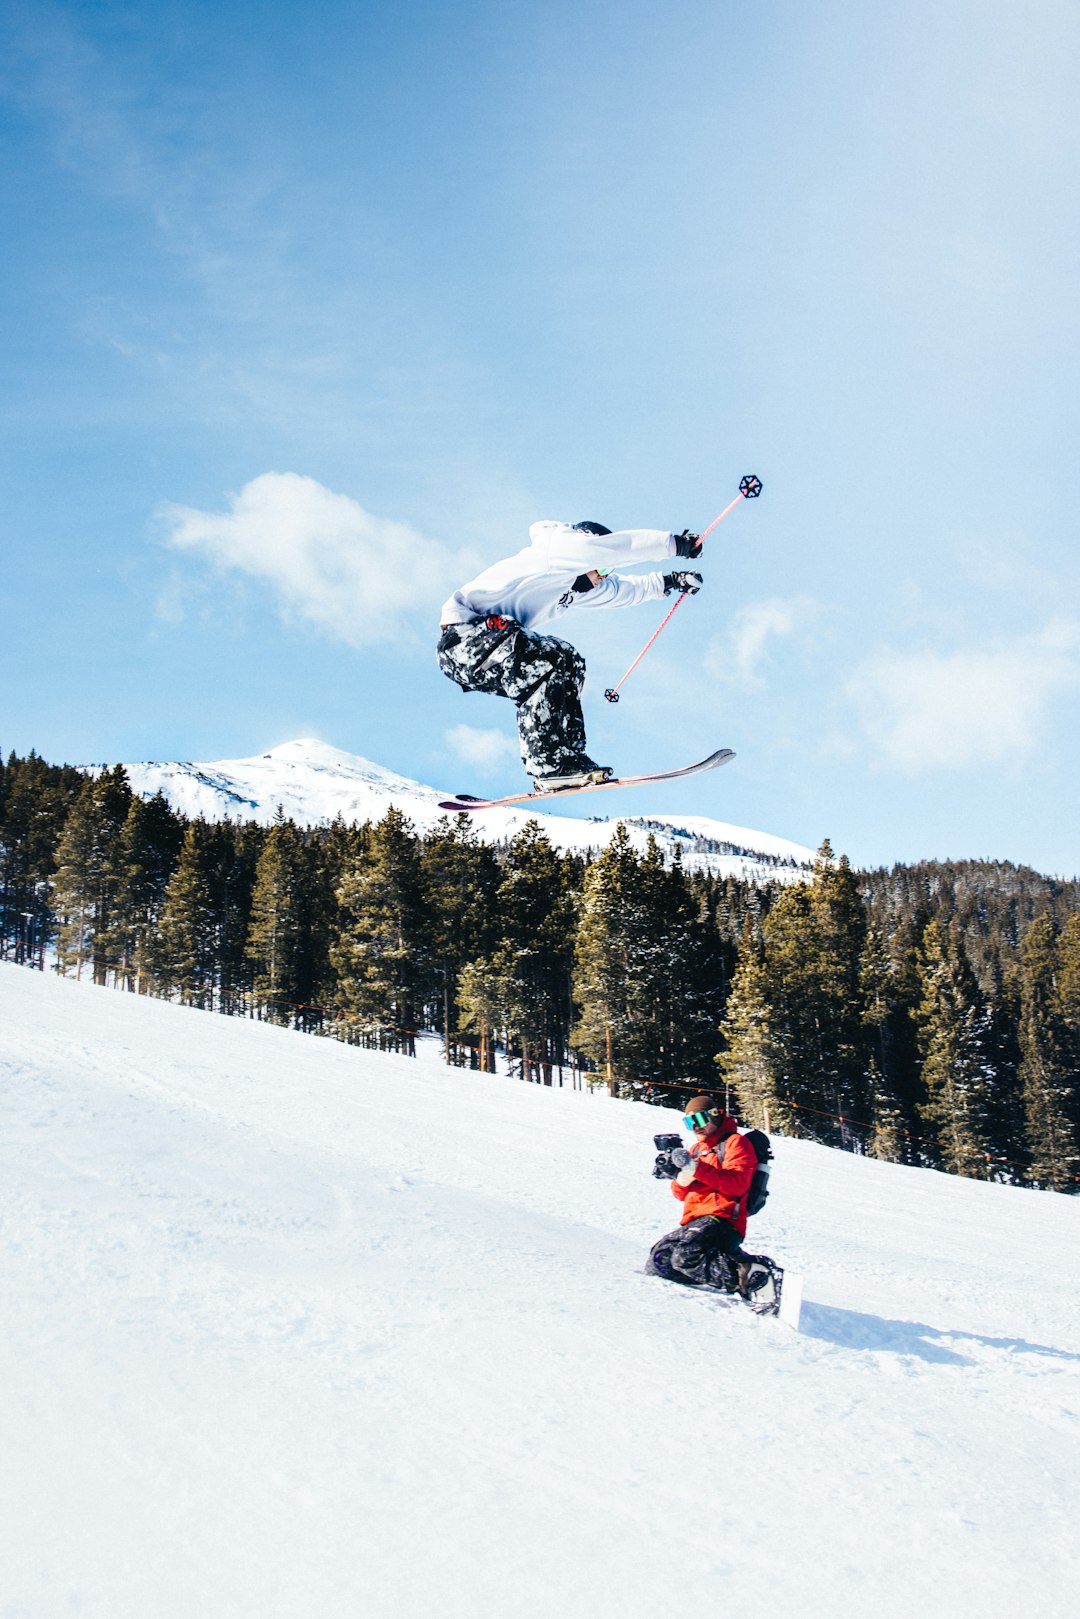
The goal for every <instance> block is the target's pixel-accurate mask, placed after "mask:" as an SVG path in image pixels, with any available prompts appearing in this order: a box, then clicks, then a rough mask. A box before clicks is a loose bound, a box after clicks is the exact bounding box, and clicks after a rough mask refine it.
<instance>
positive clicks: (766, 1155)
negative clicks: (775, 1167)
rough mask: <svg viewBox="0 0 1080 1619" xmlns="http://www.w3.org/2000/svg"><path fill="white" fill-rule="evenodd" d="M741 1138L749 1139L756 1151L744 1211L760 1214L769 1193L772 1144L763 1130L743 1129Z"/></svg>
mask: <svg viewBox="0 0 1080 1619" xmlns="http://www.w3.org/2000/svg"><path fill="white" fill-rule="evenodd" d="M743 1138H744V1140H746V1141H749V1143H750V1145H751V1146H752V1147H753V1149H754V1151H755V1152H756V1153H757V1168H756V1169H755V1170H754V1178H753V1180H752V1181H751V1182H750V1190H749V1191H748V1192H747V1194H746V1212H747V1214H760V1213H761V1211H762V1209H763V1208H764V1207H765V1199H766V1198H767V1197H768V1195H769V1160H770V1159H771V1157H772V1155H773V1150H772V1144H771V1142H770V1141H769V1138H768V1136H767V1135H766V1134H765V1132H764V1130H744V1131H743Z"/></svg>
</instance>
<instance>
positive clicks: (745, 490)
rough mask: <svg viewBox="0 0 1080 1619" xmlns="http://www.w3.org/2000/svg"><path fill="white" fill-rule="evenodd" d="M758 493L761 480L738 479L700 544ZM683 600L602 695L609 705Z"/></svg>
mask: <svg viewBox="0 0 1080 1619" xmlns="http://www.w3.org/2000/svg"><path fill="white" fill-rule="evenodd" d="M760 493H761V479H760V478H756V477H755V476H754V474H753V473H752V472H748V473H747V474H746V477H745V478H740V479H739V493H738V494H737V495H736V496H735V499H734V500H733V501H730V502H729V503H728V505H726V506H725V507H724V509H723V511H722V512H721V513H720V516H719V517H714V518H713V520H712V522H711V523H710V524H709V526H708V528H707V529H706V530H705V531H704V533H703V534H699V535H698V538H699V539H700V540H701V541H702V543H704V541H705V540H707V539H708V537H709V535H710V534H711V533H712V531H713V529H714V528H716V526H717V524H718V523H722V522H723V521H724V518H725V517H726V516H727V514H728V512H733V511H734V510H735V508H736V506H737V505H738V504H739V502H740V500H756V499H757V497H758V495H760ZM685 599H686V592H685V591H680V592H679V594H678V596H677V597H676V598H675V601H674V603H673V604H672V606H671V607H670V608H669V610H668V612H667V614H666V616H665V617H664V618H663V619H662V620H661V622H660V623H659V624H658V625H657V626H656V629H655V630H654V631H653V633H652V634H651V635H650V636H649V639H648V640H647V641H646V642H645V645H644V646H643V647H642V649H641V651H640V652H639V653H638V655H637V657H636V658H635V659H634V661H633V663H632V664H631V665H630V667H629V669H628V670H627V671H626V673H625V674H624V675H623V677H622V679H621V680H620V681H618V682H617V684H616V685H614V686H609V687H608V689H607V691H606V692H605V693H604V697H605V698H606V699H607V701H608V702H609V703H617V702H618V701H619V688H620V687H621V686H625V685H626V682H627V681H628V680H629V679H630V676H631V675H632V674H633V672H634V670H635V669H636V668H637V666H638V664H639V663H640V662H641V660H642V658H643V657H644V656H645V654H646V652H648V650H649V648H650V647H651V646H652V644H653V642H654V641H655V640H656V639H657V638H658V637H659V635H660V632H661V630H663V629H664V627H665V625H667V624H669V623H670V622H671V620H672V619H673V618H674V617H675V614H676V613H677V612H678V610H679V608H680V607H681V606H682V604H683V602H684V601H685Z"/></svg>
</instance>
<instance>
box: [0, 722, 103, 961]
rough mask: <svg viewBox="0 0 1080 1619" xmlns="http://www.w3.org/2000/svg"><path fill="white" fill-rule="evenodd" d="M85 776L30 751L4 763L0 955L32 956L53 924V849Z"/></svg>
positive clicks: (39, 955)
mask: <svg viewBox="0 0 1080 1619" xmlns="http://www.w3.org/2000/svg"><path fill="white" fill-rule="evenodd" d="M85 783H86V775H85V773H84V772H83V771H81V770H75V769H74V768H73V767H72V766H70V765H59V766H58V765H50V764H46V762H45V760H44V759H41V758H39V757H38V755H37V754H36V753H34V752H32V751H31V753H30V754H29V755H28V756H27V757H26V758H25V759H20V758H19V757H18V756H17V755H16V754H14V753H12V754H11V755H10V757H9V758H8V761H7V764H6V765H4V766H3V776H2V792H0V957H3V958H7V959H11V960H13V961H17V962H28V961H32V960H36V961H37V963H38V965H39V966H44V960H45V950H46V946H47V945H48V943H49V941H50V939H51V938H52V936H53V933H54V931H55V927H56V913H55V911H54V909H53V887H52V879H53V877H54V876H55V874H56V850H57V845H58V843H59V841H60V835H61V833H62V831H63V829H64V823H65V822H66V820H67V818H68V816H69V814H70V813H71V809H72V806H73V805H74V803H75V800H76V799H77V798H78V796H79V793H80V792H81V791H82V789H83V787H84V785H85Z"/></svg>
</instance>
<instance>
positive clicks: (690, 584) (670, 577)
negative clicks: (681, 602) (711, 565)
mask: <svg viewBox="0 0 1080 1619" xmlns="http://www.w3.org/2000/svg"><path fill="white" fill-rule="evenodd" d="M700 589H701V575H700V573H665V575H664V595H665V596H670V595H671V592H672V591H673V590H681V591H682V593H683V595H684V596H696V595H697V593H698V591H699V590H700Z"/></svg>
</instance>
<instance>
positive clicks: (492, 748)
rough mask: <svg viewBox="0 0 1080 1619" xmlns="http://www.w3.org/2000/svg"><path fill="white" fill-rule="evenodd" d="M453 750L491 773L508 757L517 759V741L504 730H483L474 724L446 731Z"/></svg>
mask: <svg viewBox="0 0 1080 1619" xmlns="http://www.w3.org/2000/svg"><path fill="white" fill-rule="evenodd" d="M446 741H447V743H448V745H449V747H450V749H451V751H452V752H453V753H454V754H456V756H457V757H458V758H459V759H462V760H464V762H465V763H466V764H470V765H474V766H475V767H476V769H477V770H481V771H485V772H488V773H491V772H493V771H495V770H497V769H498V767H499V766H500V765H501V764H502V763H504V761H505V760H507V759H517V757H518V749H517V744H516V742H513V741H511V739H510V737H508V736H505V735H504V734H503V732H502V731H481V730H479V729H478V728H477V727H476V726H474V725H454V726H451V728H450V730H449V731H447V732H446Z"/></svg>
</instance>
